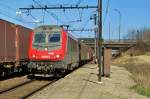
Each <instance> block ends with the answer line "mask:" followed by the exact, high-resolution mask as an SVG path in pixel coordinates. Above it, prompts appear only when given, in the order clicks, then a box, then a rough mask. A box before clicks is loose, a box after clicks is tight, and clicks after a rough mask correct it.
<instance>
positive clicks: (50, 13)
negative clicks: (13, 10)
mask: <svg viewBox="0 0 150 99" xmlns="http://www.w3.org/2000/svg"><path fill="white" fill-rule="evenodd" d="M32 1H33V2H34V3H36V4H37V5H38V6H40V8H41V9H43V10H45V11H46V12H47V13H48V14H49V15H51V16H52V17H53V18H54V19H55V20H57V21H60V22H61V23H64V22H62V21H61V20H60V19H59V18H58V16H57V15H55V14H54V13H52V12H50V11H47V10H46V9H44V7H42V5H41V4H39V3H38V2H37V1H35V0H32ZM33 7H34V6H32V8H33ZM19 9H20V10H22V9H21V8H19ZM27 10H29V9H27Z"/></svg>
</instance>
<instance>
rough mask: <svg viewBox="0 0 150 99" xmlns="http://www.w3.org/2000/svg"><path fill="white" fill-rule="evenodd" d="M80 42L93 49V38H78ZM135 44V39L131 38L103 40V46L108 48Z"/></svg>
mask: <svg viewBox="0 0 150 99" xmlns="http://www.w3.org/2000/svg"><path fill="white" fill-rule="evenodd" d="M79 40H80V41H81V42H83V43H85V44H87V45H88V46H90V47H92V48H93V49H94V48H95V47H96V46H95V43H96V42H95V38H80V39H79ZM135 45H136V41H133V40H120V41H119V40H104V42H103V47H104V48H110V49H129V48H131V47H133V46H135Z"/></svg>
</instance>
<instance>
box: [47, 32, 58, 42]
mask: <svg viewBox="0 0 150 99" xmlns="http://www.w3.org/2000/svg"><path fill="white" fill-rule="evenodd" d="M60 36H61V35H60V33H52V34H49V35H48V42H49V43H55V42H60V38H61V37H60Z"/></svg>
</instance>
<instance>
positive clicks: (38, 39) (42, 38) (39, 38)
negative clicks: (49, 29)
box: [34, 33, 46, 43]
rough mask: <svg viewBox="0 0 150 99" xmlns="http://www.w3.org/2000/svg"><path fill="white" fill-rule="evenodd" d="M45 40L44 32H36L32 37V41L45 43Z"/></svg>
mask: <svg viewBox="0 0 150 99" xmlns="http://www.w3.org/2000/svg"><path fill="white" fill-rule="evenodd" d="M45 42H46V34H43V33H37V34H35V37H34V43H45Z"/></svg>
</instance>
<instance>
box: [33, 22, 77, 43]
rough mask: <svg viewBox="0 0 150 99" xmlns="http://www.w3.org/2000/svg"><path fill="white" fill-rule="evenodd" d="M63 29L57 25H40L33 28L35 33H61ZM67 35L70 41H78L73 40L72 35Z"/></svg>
mask: <svg viewBox="0 0 150 99" xmlns="http://www.w3.org/2000/svg"><path fill="white" fill-rule="evenodd" d="M62 29H63V27H62V26H59V25H41V26H39V27H37V28H35V31H43V30H45V31H61V30H62ZM67 33H68V36H69V37H71V38H72V39H74V40H76V41H78V39H77V38H75V37H74V36H73V35H72V34H70V33H69V32H67Z"/></svg>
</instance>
